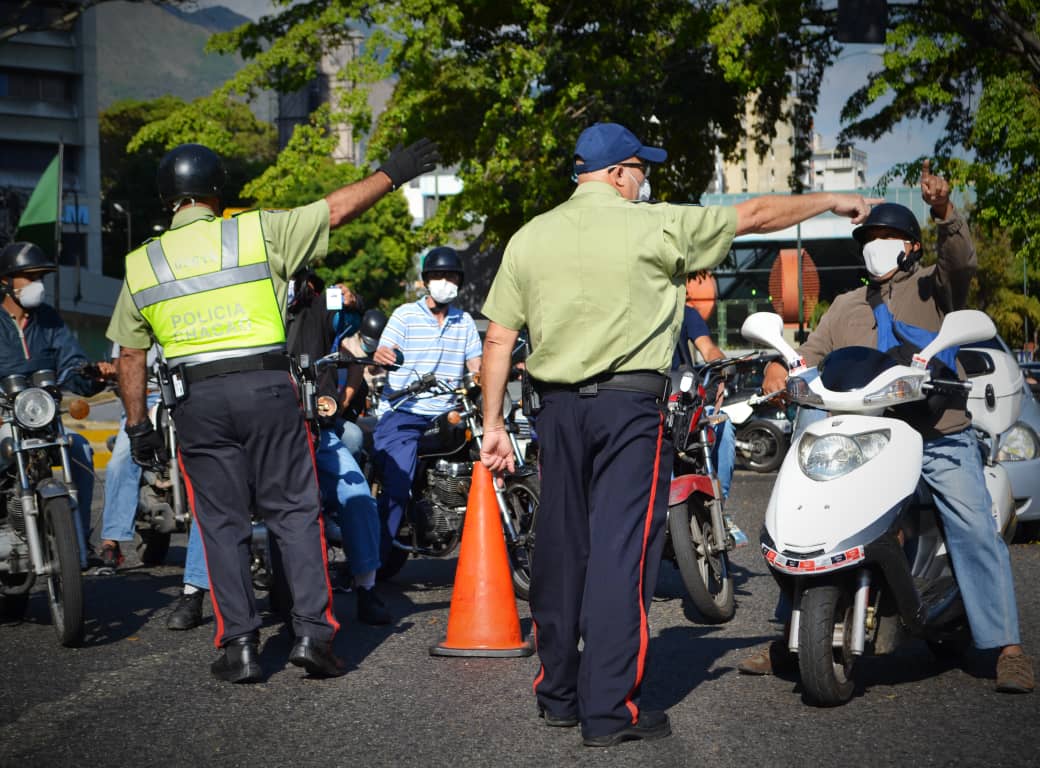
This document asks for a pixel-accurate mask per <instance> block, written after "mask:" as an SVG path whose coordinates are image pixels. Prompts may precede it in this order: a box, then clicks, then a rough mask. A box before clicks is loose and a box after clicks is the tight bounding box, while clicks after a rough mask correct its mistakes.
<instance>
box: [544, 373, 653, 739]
mask: <svg viewBox="0 0 1040 768" xmlns="http://www.w3.org/2000/svg"><path fill="white" fill-rule="evenodd" d="M542 403H543V407H542V411H541V412H540V413H539V414H538V418H537V430H538V439H539V463H540V465H541V491H542V494H541V508H540V510H539V512H538V520H537V523H536V526H537V529H536V531H535V535H536V539H537V542H538V544H537V549H536V554H535V556H534V559H533V562H532V574H531V615H532V618H533V619H534V623H535V637H536V640H537V645H538V656H539V658H540V659H541V662H542V668H541V670H540V671H539V673H538V677H537V678H536V679H535V683H534V691H535V695H536V696H537V698H538V705H539V706H540V707H541V708H542V709H543V710H545V711H546V712H548V713H549V714H550V715H553V716H555V717H561V718H562V717H574V716H577V717H579V718H580V720H581V725H582V732H583V734H584V735H585V736H603V735H607V734H610V733H613V732H615V731H617V730H620V729H621V728H623V727H625V726H626V725H629V724H631V723H634V722H635V721H636V720H637V719H638V717H639V700H640V688H641V685H642V681H643V677H644V674H645V671H646V660H647V649H648V645H649V625H648V624H647V610H648V608H649V607H650V599H651V597H652V596H653V592H654V585H655V582H656V580H657V572H658V567H659V565H660V562H661V550H662V548H663V546H664V522H665V517H666V515H667V503H668V479H669V476H670V473H671V465H672V446H671V442H670V441H669V440H667V439H666V438H665V436H664V423H663V422H664V405H663V404H662V403H661V402H660V401H659V400H658V399H657V398H656V397H655V396H653V395H650V394H643V393H638V392H624V391H617V390H603V389H601V390H599V392H598V394H597V395H595V396H594V397H588V396H585V397H583V396H581V395H579V394H578V393H577V392H571V391H552V392H548V393H546V394H545V395H544V396H543V398H542ZM579 640H581V641H583V643H584V644H583V646H582V650H580V651H579V648H578V645H579Z"/></svg>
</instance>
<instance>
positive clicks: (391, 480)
mask: <svg viewBox="0 0 1040 768" xmlns="http://www.w3.org/2000/svg"><path fill="white" fill-rule="evenodd" d="M432 422H433V417H432V416H420V415H418V414H414V413H408V412H406V411H388V412H387V413H385V414H384V415H383V417H382V418H380V419H379V424H377V425H376V431H375V434H374V435H373V441H374V447H375V457H374V458H375V462H376V466H377V467H379V471H380V473H381V474H382V479H383V492H382V493H380V494H379V516H380V519H381V520H383V521H385V523H386V528H385V532H386V534H387V538H386V539H385V540H384V542H383V545H382V546H383V550H384V551H385V550H389V548H390V546H391V545H392V542H393V537H394V536H396V535H397V528H398V527H399V526H400V524H401V520H403V519H404V513H405V509H406V507H407V506H408V500H409V498H410V497H411V494H412V479H413V478H414V477H415V467H416V462H417V457H418V455H419V438H420V437H422V434H423V432H425V431H426V430H427V429H428V428H429V426H430V424H431V423H432Z"/></svg>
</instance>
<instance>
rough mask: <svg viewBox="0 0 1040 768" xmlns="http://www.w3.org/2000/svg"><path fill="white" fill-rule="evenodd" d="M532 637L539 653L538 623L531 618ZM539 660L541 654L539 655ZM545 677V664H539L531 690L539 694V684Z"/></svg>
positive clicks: (536, 651) (535, 648) (535, 649)
mask: <svg viewBox="0 0 1040 768" xmlns="http://www.w3.org/2000/svg"><path fill="white" fill-rule="evenodd" d="M531 638H532V639H533V640H534V651H535V653H538V623H537V622H536V621H535V620H534V619H531ZM538 658H539V660H540V659H541V656H539V657H538ZM544 679H545V665H544V664H539V665H538V674H537V675H536V676H535V678H534V682H533V683H532V684H531V690H532V691H534V693H535V695H536V696H537V695H538V684H539V683H540V682H542V680H544Z"/></svg>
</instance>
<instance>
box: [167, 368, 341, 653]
mask: <svg viewBox="0 0 1040 768" xmlns="http://www.w3.org/2000/svg"><path fill="white" fill-rule="evenodd" d="M173 419H174V423H175V424H176V426H177V440H178V443H179V446H180V459H181V467H182V468H183V470H184V475H185V484H186V485H187V489H188V499H189V502H190V505H191V510H192V513H193V515H194V518H195V523H196V525H198V526H199V530H200V532H201V533H202V543H203V549H204V550H205V553H206V568H207V570H208V571H209V582H210V597H211V599H212V601H213V613H214V616H215V617H216V625H217V626H216V634H215V637H214V644H215V645H217V646H218V647H220V646H222V645H225V644H226V643H227V642H228V641H230V640H232V639H234V638H236V637H241V636H243V635H247V634H250V633H252V632H255V631H256V630H257V629H259V627H260V617H259V615H258V614H257V611H256V601H255V598H254V595H253V579H252V574H251V572H250V562H251V559H252V553H251V548H250V544H251V540H252V525H251V519H250V518H251V509H252V505H253V504H254V503H255V504H256V509H257V512H258V513H259V514H260V516H261V517H262V518H263V520H264V523H265V524H266V525H267V529H268V531H269V532H270V533H271V534H272V535H273V536H274V537H275V539H276V540H277V542H278V546H279V549H280V551H281V555H282V558H281V559H282V562H283V565H284V568H285V576H286V580H287V581H288V582H289V588H290V590H291V592H292V598H293V631H294V632H295V634H296V636H297V637H301V636H304V635H307V636H310V637H313V638H314V639H316V640H319V641H324V642H329V641H331V640H332V637H333V635H335V633H336V630H337V629H339V624H338V623H337V622H336V617H335V614H334V612H333V606H332V589H331V586H330V584H329V577H328V565H327V552H328V550H327V548H326V546H325V533H324V529H323V527H322V520H321V506H320V504H321V502H320V497H319V493H318V478H317V472H316V470H315V463H314V452H313V449H312V446H311V443H310V436H309V435H308V433H307V427H306V424H305V423H304V420H303V416H302V413H301V410H300V405H299V400H298V398H297V394H296V388H295V385H294V384H293V381H292V379H291V378H290V376H289V374H288V373H286V372H284V371H243V372H239V373H229V374H225V375H222V376H214V377H212V378H209V379H203V380H202V381H198V382H194V383H192V384H191V385H190V391H189V392H188V397H187V399H186V400H184V401H182V402H180V403H178V405H177V407H176V409H175V410H174V413H173Z"/></svg>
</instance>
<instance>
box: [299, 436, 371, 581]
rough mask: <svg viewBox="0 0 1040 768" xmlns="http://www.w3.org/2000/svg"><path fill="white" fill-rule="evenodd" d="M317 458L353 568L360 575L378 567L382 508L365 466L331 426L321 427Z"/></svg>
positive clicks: (323, 487) (324, 496)
mask: <svg viewBox="0 0 1040 768" xmlns="http://www.w3.org/2000/svg"><path fill="white" fill-rule="evenodd" d="M315 458H316V460H317V464H318V484H319V485H320V487H321V494H322V499H323V502H324V506H325V509H326V511H327V512H328V513H329V514H334V515H335V517H336V519H337V520H338V522H339V527H340V530H341V531H342V534H343V549H344V551H345V552H346V553H347V557H348V558H349V560H350V572H351V573H352V574H354V575H358V574H362V573H369V572H370V571H374V570H376V569H378V568H379V546H380V534H379V532H380V526H379V511H378V509H377V508H376V500H375V499H373V498H372V493H371V492H370V491H369V489H368V483H367V482H366V481H365V476H364V475H363V474H362V472H361V468H360V467H359V466H358V463H357V461H355V460H354V457H353V456H352V455H351V453H350V450H349V449H348V448H347V446H346V445H344V444H343V442H342V441H341V440H340V439H339V437H338V436H337V435H336V433H335V431H334V430H331V429H324V430H322V431H321V437H320V439H319V442H318V451H317V453H316V455H315Z"/></svg>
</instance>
